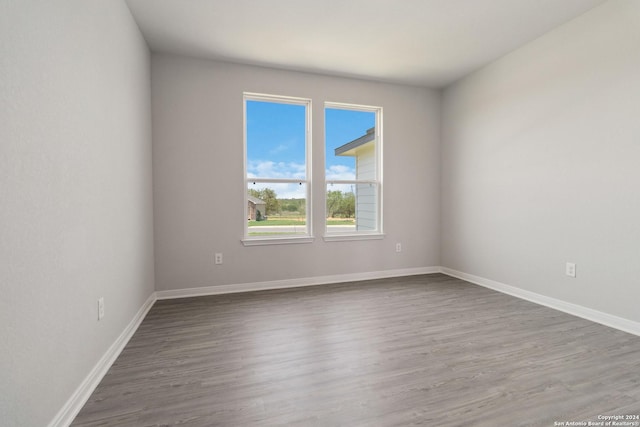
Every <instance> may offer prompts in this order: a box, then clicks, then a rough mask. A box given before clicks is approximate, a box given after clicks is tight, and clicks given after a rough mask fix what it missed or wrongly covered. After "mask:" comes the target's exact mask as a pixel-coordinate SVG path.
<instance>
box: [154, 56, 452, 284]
mask: <svg viewBox="0 0 640 427" xmlns="http://www.w3.org/2000/svg"><path fill="white" fill-rule="evenodd" d="M151 81H152V111H153V114H152V115H153V135H154V141H153V167H154V180H153V187H154V216H155V256H156V264H155V265H156V289H157V290H168V289H182V288H191V287H202V286H215V285H225V284H238V283H252V282H261V281H269V280H284V279H292V278H300V277H313V276H325V275H334V274H346V273H359V272H367V271H379V270H392V269H402V268H414V267H425V266H437V265H439V261H440V260H439V248H438V246H439V228H438V224H439V208H438V201H439V160H440V154H439V122H440V117H439V94H438V92H437V91H432V90H428V89H424V88H416V87H409V86H399V85H390V84H381V83H373V82H365V81H361V80H351V79H344V78H335V77H326V76H318V75H313V74H304V73H297V72H289V71H278V70H272V69H267V68H258V67H251V66H241V65H233V64H228V63H220V62H213V61H206V60H197V59H189V58H186V57H180V56H171V55H157V54H154V55H152V78H151ZM243 91H249V92H260V93H268V94H277V95H288V96H297V97H306V98H311V99H312V100H313V107H312V111H313V124H312V126H313V130H312V132H313V143H314V146H313V171H314V176H313V180H314V181H313V184H312V185H313V190H314V192H315V194H316V195H317V196H319V197H317V198H316V199H315V200H314V205H313V215H314V218H315V220H316V221H315V224H314V234H315V236H316V240H315V242H314V243H312V244H297V245H278V246H259V247H244V246H243V245H242V244H241V242H240V239H241V238H242V234H243V221H244V219H243V206H244V204H245V203H246V200H245V189H244V177H243V169H242V164H243V157H242V156H243V151H242V145H243V139H242V138H243V136H242V135H243V124H242V123H243V122H242V120H243V119H242V93H243ZM325 101H334V102H348V103H356V104H364V105H375V106H382V107H383V108H384V185H385V187H384V228H385V233H386V234H387V236H386V238H385V239H384V240H374V241H357V242H324V241H323V240H322V238H321V236H322V233H323V227H324V225H323V221H322V218H323V215H324V207H323V204H324V199H323V197H324V186H323V179H324V176H323V174H324V172H323V171H324V154H323V133H324V130H323V126H324V125H323V117H324V111H323V103H324V102H325ZM396 242H402V244H403V252H401V253H399V254H396V252H395V243H396ZM215 252H222V253H224V264H223V265H220V266H215V265H214V263H213V257H214V253H215Z"/></svg>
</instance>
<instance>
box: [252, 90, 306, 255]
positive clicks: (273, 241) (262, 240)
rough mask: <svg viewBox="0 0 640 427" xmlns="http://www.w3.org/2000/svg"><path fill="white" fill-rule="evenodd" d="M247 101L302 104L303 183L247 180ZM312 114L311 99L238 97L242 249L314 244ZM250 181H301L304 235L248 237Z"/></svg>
mask: <svg viewBox="0 0 640 427" xmlns="http://www.w3.org/2000/svg"><path fill="white" fill-rule="evenodd" d="M247 101H265V102H275V103H280V104H293V105H304V106H305V107H306V108H305V112H306V116H305V122H306V123H305V124H306V135H305V144H306V146H305V161H306V165H305V171H306V176H305V179H304V180H300V179H288V178H287V179H282V178H262V177H261V178H248V177H247ZM311 118H312V114H311V99H309V98H298V97H293V96H282V95H269V94H263V93H252V92H244V93H243V97H242V128H243V130H242V133H243V145H242V150H243V157H244V160H243V163H244V166H243V173H244V177H243V182H244V197H243V200H244V203H243V205H244V233H243V238H242V239H241V241H242V244H243V245H244V246H260V245H282V244H294V243H311V242H313V241H314V237H313V221H312V216H313V209H312V203H313V199H312V197H311V194H312V191H311V188H312V185H311V177H312V173H311V165H312V162H311V160H312V159H311V153H312V139H311V135H312V131H311V129H312V122H311ZM252 182H282V183H300V182H304V183H305V185H306V198H307V206H306V216H307V219H306V229H307V232H306V234H303V235H298V236H291V235H282V236H278V235H274V236H268V237H265V236H249V224H248V223H247V216H248V214H249V212H248V206H247V188H248V187H249V183H252Z"/></svg>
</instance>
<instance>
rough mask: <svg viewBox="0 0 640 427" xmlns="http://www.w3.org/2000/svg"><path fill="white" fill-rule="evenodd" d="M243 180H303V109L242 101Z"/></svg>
mask: <svg viewBox="0 0 640 427" xmlns="http://www.w3.org/2000/svg"><path fill="white" fill-rule="evenodd" d="M246 127H247V128H246V133H247V134H246V137H247V177H249V178H294V179H305V177H306V168H305V159H306V155H305V146H306V107H305V106H304V105H294V104H285V103H277V102H268V101H256V100H247V101H246Z"/></svg>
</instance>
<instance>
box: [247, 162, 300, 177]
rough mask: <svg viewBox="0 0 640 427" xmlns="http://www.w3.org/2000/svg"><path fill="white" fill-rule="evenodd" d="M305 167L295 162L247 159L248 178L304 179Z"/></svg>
mask: <svg viewBox="0 0 640 427" xmlns="http://www.w3.org/2000/svg"><path fill="white" fill-rule="evenodd" d="M305 175H306V167H305V165H304V164H300V163H295V162H273V161H271V160H266V161H249V162H248V163H247V176H248V177H249V178H289V179H305Z"/></svg>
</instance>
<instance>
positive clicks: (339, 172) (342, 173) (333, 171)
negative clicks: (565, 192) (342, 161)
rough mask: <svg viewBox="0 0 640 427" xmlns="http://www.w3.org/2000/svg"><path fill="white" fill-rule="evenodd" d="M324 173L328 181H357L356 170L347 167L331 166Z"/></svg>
mask: <svg viewBox="0 0 640 427" xmlns="http://www.w3.org/2000/svg"><path fill="white" fill-rule="evenodd" d="M324 173H325V176H326V179H327V181H333V180H336V181H337V180H347V179H356V170H355V169H354V168H352V167H349V166H345V165H331V166H329V167H328V168H327V169H326V170H325V171H324Z"/></svg>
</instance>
